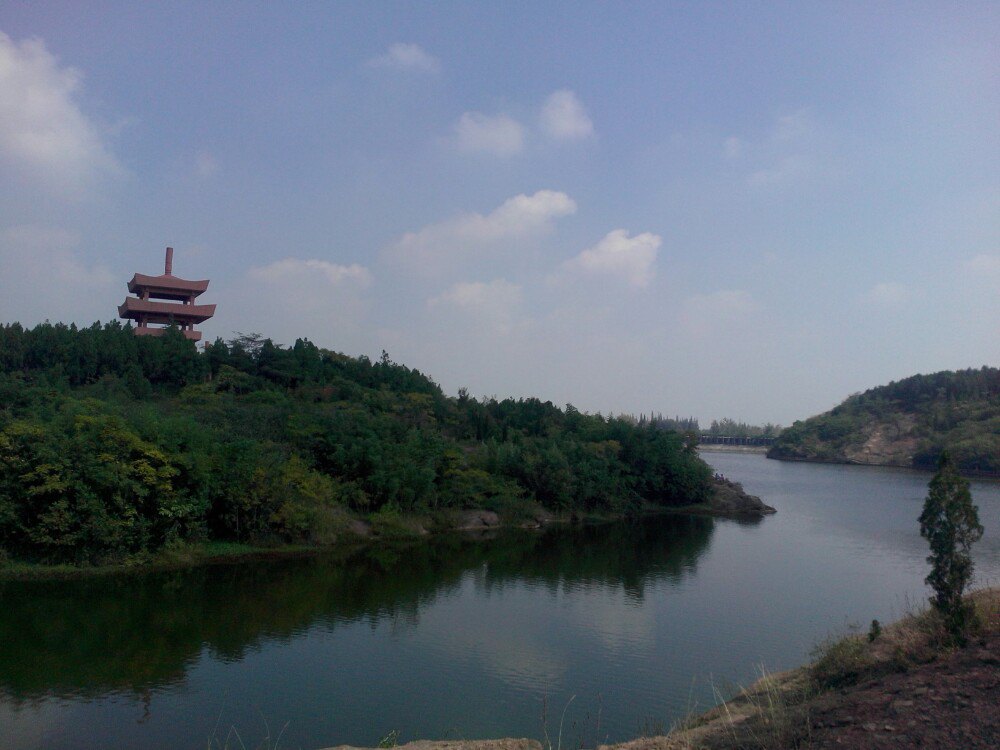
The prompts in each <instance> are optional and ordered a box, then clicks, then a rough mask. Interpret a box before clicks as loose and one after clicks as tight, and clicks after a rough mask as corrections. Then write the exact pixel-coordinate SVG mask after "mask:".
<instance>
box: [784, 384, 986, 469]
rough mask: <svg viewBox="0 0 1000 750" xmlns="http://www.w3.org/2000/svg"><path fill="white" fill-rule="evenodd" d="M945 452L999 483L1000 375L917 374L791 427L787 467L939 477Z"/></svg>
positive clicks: (962, 466) (962, 465) (786, 440)
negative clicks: (885, 469)
mask: <svg viewBox="0 0 1000 750" xmlns="http://www.w3.org/2000/svg"><path fill="white" fill-rule="evenodd" d="M944 450H947V451H948V452H949V453H950V454H951V456H952V458H953V459H954V461H955V463H956V464H957V465H958V468H959V470H960V471H961V472H962V474H963V475H965V476H970V477H983V478H997V477H1000V369H998V368H996V367H982V368H980V369H978V370H975V369H969V370H958V371H955V372H951V371H944V372H938V373H934V374H932V375H914V376H913V377H909V378H905V379H904V380H900V381H898V382H893V383H889V384H888V385H884V386H879V387H877V388H871V389H869V390H867V391H865V392H864V393H858V394H855V395H853V396H850V397H848V398H847V399H845V400H844V401H843V402H842V403H841V404H840V405H838V406H836V407H834V408H833V409H831V410H830V411H828V412H824V413H823V414H819V415H817V416H815V417H810V418H809V419H806V420H804V421H799V422H795V423H794V424H793V425H792V426H791V427H787V428H785V429H784V430H783V431H782V432H781V434H780V435H778V437H777V439H776V440H775V443H774V445H773V446H772V447H771V449H770V450H769V451H768V452H767V457H768V458H773V459H778V460H781V461H808V462H815V463H837V464H855V465H864V466H892V467H897V468H905V469H919V470H926V471H933V470H935V469H936V466H937V461H938V457H939V456H940V455H941V453H942V451H944Z"/></svg>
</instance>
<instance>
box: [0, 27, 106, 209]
mask: <svg viewBox="0 0 1000 750" xmlns="http://www.w3.org/2000/svg"><path fill="white" fill-rule="evenodd" d="M81 79H82V75H81V73H80V72H79V71H78V70H76V69H75V68H70V67H61V66H60V65H59V61H58V60H57V59H56V58H55V57H54V56H53V55H52V54H51V53H50V52H49V51H48V50H47V49H46V48H45V44H44V43H43V42H42V41H41V40H40V39H26V40H24V41H22V42H20V43H18V42H15V41H13V40H12V39H11V38H10V37H9V36H7V35H6V34H4V33H3V32H0V163H6V164H7V165H8V167H9V168H11V169H12V170H15V171H16V172H18V173H19V174H20V175H21V176H22V177H23V178H25V179H27V180H29V181H31V182H32V183H35V184H39V185H41V186H43V187H44V188H45V189H47V190H49V191H51V192H54V193H56V194H59V195H63V196H65V197H79V196H81V195H82V194H83V193H84V192H85V191H86V190H87V189H88V188H89V187H91V186H92V184H93V182H94V180H95V179H96V178H98V177H100V176H102V175H109V174H119V173H121V172H122V168H121V166H120V165H119V164H118V162H117V160H116V159H115V158H114V156H113V155H112V154H111V152H110V151H109V150H108V148H107V147H106V145H105V144H104V143H103V141H102V138H101V134H100V132H99V131H98V129H97V127H96V126H95V125H94V124H93V123H92V122H91V121H90V120H89V119H88V118H87V117H86V115H84V114H83V112H82V111H81V110H80V108H79V106H78V105H77V103H76V101H75V97H76V95H77V94H78V93H79V90H80V81H81Z"/></svg>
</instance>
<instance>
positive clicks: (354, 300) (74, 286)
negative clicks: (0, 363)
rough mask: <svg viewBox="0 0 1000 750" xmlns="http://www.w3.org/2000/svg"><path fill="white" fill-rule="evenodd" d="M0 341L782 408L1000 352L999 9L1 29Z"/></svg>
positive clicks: (745, 10) (448, 14) (530, 7)
mask: <svg viewBox="0 0 1000 750" xmlns="http://www.w3.org/2000/svg"><path fill="white" fill-rule="evenodd" d="M0 33H2V36H0V320H3V321H11V320H20V321H22V322H24V323H26V324H33V323H36V322H38V321H40V320H44V319H46V318H49V319H52V320H63V321H66V322H69V321H76V322H78V323H90V322H92V321H94V320H98V319H99V320H108V319H110V318H112V317H113V316H114V315H115V312H116V310H115V307H116V305H117V304H119V303H120V302H121V298H123V297H124V296H125V282H126V281H127V280H128V278H130V277H131V275H132V273H133V272H135V271H140V272H146V273H156V272H157V271H158V269H159V268H161V267H162V256H163V248H164V247H165V246H167V245H171V246H173V247H174V248H175V249H176V258H175V263H174V268H175V271H176V273H177V274H178V275H181V276H186V277H188V278H210V279H212V285H211V287H210V289H209V292H208V293H207V294H206V296H205V298H204V299H205V300H206V301H211V302H217V303H218V305H219V309H218V313H217V315H216V317H215V318H214V319H213V320H211V321H210V322H209V323H207V324H206V325H205V326H204V330H205V333H206V336H208V337H212V338H214V337H215V336H222V337H224V338H229V337H231V336H232V335H233V332H234V331H243V332H250V331H259V332H261V333H263V334H264V335H266V336H270V337H272V338H274V339H275V340H276V341H279V342H281V343H285V344H290V343H291V342H292V341H294V339H295V338H296V337H297V336H306V337H308V338H310V339H312V340H313V341H315V342H316V343H318V344H319V345H321V346H325V347H328V348H332V349H336V350H340V351H344V352H347V353H350V354H367V355H369V356H372V357H377V356H378V355H379V353H380V352H381V350H382V349H386V350H388V351H389V353H390V355H391V356H392V357H393V359H395V360H397V361H400V362H403V363H406V364H408V365H411V366H414V367H418V368H419V369H421V370H423V371H425V372H427V373H429V374H431V375H432V376H433V377H434V378H435V379H437V380H438V381H439V382H440V383H441V384H442V386H443V387H444V388H445V390H446V391H447V392H450V393H454V392H455V391H457V389H458V388H459V387H463V386H464V387H467V388H468V389H469V390H470V392H471V393H473V394H476V395H487V396H492V395H496V396H498V397H503V396H508V395H512V396H527V395H538V396H540V397H542V398H544V399H551V400H552V401H554V402H556V403H559V404H563V403H567V402H571V403H573V404H574V405H576V406H577V407H578V408H581V409H584V410H587V411H602V412H604V413H608V412H614V413H618V412H638V411H650V410H656V411H663V412H664V413H667V414H681V415H694V416H697V417H699V418H700V419H701V420H702V421H703V422H705V423H707V422H708V421H709V420H711V419H713V418H721V417H723V416H730V417H734V418H739V419H745V420H748V421H756V422H765V421H772V422H780V423H783V424H788V423H790V422H791V421H793V420H795V419H798V418H804V417H806V416H809V415H811V414H814V413H817V412H819V411H822V410H825V409H827V408H829V407H830V406H832V405H834V404H835V403H837V402H839V401H840V400H841V399H842V398H844V397H845V396H847V395H848V394H850V393H852V392H855V391H858V390H863V389H865V388H868V387H871V386H874V385H878V384H881V383H884V382H888V381H889V380H892V379H898V378H901V377H906V376H907V375H911V374H914V373H917V372H932V371H936V370H940V369H954V368H962V367H978V366H981V365H983V364H991V365H997V364H998V363H1000V138H998V135H997V132H998V129H997V124H998V122H1000V59H998V52H997V50H998V49H1000V5H997V4H996V3H970V2H965V3H946V2H940V3H913V2H906V3H878V2H874V3H872V2H866V3H860V2H857V3H851V2H839V3H833V2H830V3H818V4H814V3H807V2H794V3H769V4H763V3H710V2H698V3H667V2H657V3H628V4H622V3H539V2H531V3H512V2H506V3H491V4H486V3H444V2H436V3H423V4H416V3H404V4H395V3H382V4H375V3H350V4H348V3H289V4H285V5H279V4H276V3H267V4H258V3H254V4H250V3H246V4H236V3H232V4H208V3H191V4H188V3H176V2H173V3H164V4H154V3H144V4H137V3H121V4H119V3H88V4H83V3H44V2H40V3H19V2H6V3H4V4H3V6H2V7H0Z"/></svg>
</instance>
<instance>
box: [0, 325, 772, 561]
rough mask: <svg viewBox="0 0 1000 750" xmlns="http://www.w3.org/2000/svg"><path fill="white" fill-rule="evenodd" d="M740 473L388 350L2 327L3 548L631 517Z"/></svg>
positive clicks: (34, 551) (277, 540) (117, 555)
mask: <svg viewBox="0 0 1000 750" xmlns="http://www.w3.org/2000/svg"><path fill="white" fill-rule="evenodd" d="M720 485H721V483H720V482H719V481H716V480H714V479H713V474H712V470H711V469H710V468H709V466H708V465H707V464H706V463H705V462H704V461H702V460H701V459H700V458H699V457H698V455H697V451H696V447H695V444H694V443H693V442H692V441H691V440H690V439H687V438H685V437H684V436H682V435H680V434H679V433H676V432H672V431H667V430H662V429H658V428H656V427H655V426H653V425H639V424H637V423H636V422H635V420H630V419H628V418H624V417H604V416H602V415H600V414H595V415H591V414H585V413H582V412H580V411H578V410H577V409H575V408H574V407H573V406H572V405H569V404H567V405H566V407H565V408H559V407H557V406H555V405H553V404H552V403H551V402H549V401H542V400H540V399H537V398H522V399H510V398H508V399H503V400H497V399H495V398H491V399H482V400H477V399H474V398H470V397H469V395H468V394H467V393H466V392H465V391H464V390H462V391H460V392H459V393H458V395H457V396H455V397H451V396H447V395H445V394H444V393H443V392H442V390H441V388H440V387H439V386H438V385H437V383H435V382H434V381H433V380H432V379H431V378H429V377H427V376H426V375H424V374H423V373H421V372H419V371H417V370H414V369H411V368H408V367H406V366H404V365H401V364H397V363H395V362H393V361H392V360H391V359H390V358H389V356H388V354H386V353H385V352H383V355H382V357H381V358H380V359H379V360H378V361H375V362H373V361H371V360H369V359H368V358H367V357H363V356H362V357H350V356H347V355H344V354H340V353H337V352H332V351H328V350H324V349H320V348H319V347H317V346H316V345H314V344H312V343H311V342H309V341H307V340H305V339H299V340H297V341H296V342H295V344H294V345H293V346H291V347H282V346H279V345H277V344H275V343H273V342H272V341H270V340H268V339H263V338H261V337H259V336H256V335H251V336H239V337H237V338H236V339H234V340H232V341H229V342H224V341H222V340H217V341H215V342H213V343H210V344H207V345H206V346H205V347H204V350H203V351H199V350H198V349H197V348H196V347H195V345H194V344H193V343H192V342H191V341H189V340H187V339H186V338H185V337H184V336H183V335H182V334H181V332H179V331H177V330H176V329H168V330H167V331H165V333H164V335H162V336H157V337H152V336H144V337H137V336H135V335H133V333H132V330H131V329H130V328H129V327H128V326H127V325H121V324H119V323H117V322H113V323H108V324H106V325H103V326H102V325H100V324H97V323H95V324H94V325H92V326H90V327H87V328H76V327H75V326H66V325H61V324H57V325H51V324H49V323H45V324H42V325H39V326H36V327H35V328H33V329H25V328H23V327H22V326H20V325H19V324H16V323H15V324H10V325H0V562H2V560H3V558H4V556H7V557H10V558H12V559H16V560H24V561H31V562H42V563H71V564H87V565H95V564H118V563H120V562H122V561H128V560H135V559H140V560H141V559H143V557H144V556H145V557H146V558H148V556H149V555H152V554H156V553H159V552H162V551H171V550H177V549H184V548H185V546H186V545H192V544H193V545H198V544H205V543H220V544H230V545H232V544H234V543H235V544H242V545H289V544H299V545H301V544H305V545H325V544H330V543H333V542H335V541H337V540H338V539H341V538H345V537H349V536H351V535H352V534H354V535H355V536H357V535H358V534H361V535H371V534H374V535H392V534H399V533H426V531H427V530H432V529H435V528H449V527H455V526H461V525H468V524H469V523H472V524H474V525H484V524H485V525H496V524H497V523H507V524H537V523H539V522H544V520H545V519H551V518H552V517H553V516H560V517H564V518H568V517H586V516H603V517H607V516H622V515H629V514H634V513H638V512H644V511H648V510H650V509H661V510H665V509H671V508H680V507H684V506H692V505H701V506H704V505H705V504H706V503H707V504H709V505H711V504H712V503H713V501H714V498H715V496H716V495H717V494H719V492H717V487H719V486H720ZM720 491H721V490H720ZM727 492H728V494H729V495H731V494H732V493H733V490H732V488H728V489H727ZM738 494H739V493H738ZM751 510H754V511H755V512H756V510H757V509H755V508H752V509H751ZM469 511H476V513H475V514H473V515H474V517H471V518H472V520H471V521H470V520H469V519H470V515H469ZM743 512H746V511H743ZM414 517H419V521H414Z"/></svg>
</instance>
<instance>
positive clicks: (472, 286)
mask: <svg viewBox="0 0 1000 750" xmlns="http://www.w3.org/2000/svg"><path fill="white" fill-rule="evenodd" d="M427 304H428V307H431V308H435V307H441V306H448V307H453V308H457V309H459V310H461V311H462V312H463V313H466V314H470V315H474V316H476V317H478V318H480V319H481V320H482V321H483V322H486V323H488V324H489V325H490V326H491V327H493V328H494V329H496V330H497V331H498V332H500V333H509V332H510V331H511V329H512V328H513V327H514V325H515V324H516V323H517V321H518V320H519V319H521V318H522V308H523V298H522V294H521V287H520V286H519V285H517V284H511V283H510V282H508V281H505V280H504V279H494V280H493V281H490V282H489V283H485V282H482V281H461V282H459V283H457V284H454V285H453V286H452V287H450V288H449V289H447V290H446V291H444V292H442V293H441V294H440V295H438V296H437V297H433V298H431V299H430V300H428V302H427Z"/></svg>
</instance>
